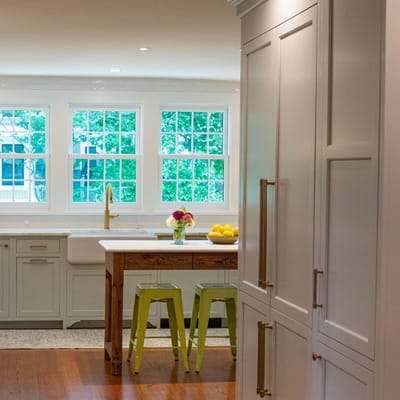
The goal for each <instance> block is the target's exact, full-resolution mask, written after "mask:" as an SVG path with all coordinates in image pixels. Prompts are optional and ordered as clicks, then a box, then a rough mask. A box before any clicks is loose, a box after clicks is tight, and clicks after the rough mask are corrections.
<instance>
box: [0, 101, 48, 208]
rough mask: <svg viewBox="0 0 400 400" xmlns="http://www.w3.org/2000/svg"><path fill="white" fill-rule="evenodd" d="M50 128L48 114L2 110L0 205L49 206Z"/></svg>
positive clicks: (20, 110)
mask: <svg viewBox="0 0 400 400" xmlns="http://www.w3.org/2000/svg"><path fill="white" fill-rule="evenodd" d="M47 126H48V112H47V110H43V109H29V108H24V109H10V108H7V109H4V108H2V109H0V159H1V163H0V166H1V181H0V202H11V203H18V202H20V203H44V202H47V165H48V154H47V137H48V132H47Z"/></svg>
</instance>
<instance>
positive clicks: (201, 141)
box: [193, 135, 207, 154]
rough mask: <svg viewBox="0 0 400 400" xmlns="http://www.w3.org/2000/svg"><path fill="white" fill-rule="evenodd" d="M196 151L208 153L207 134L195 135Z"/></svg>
mask: <svg viewBox="0 0 400 400" xmlns="http://www.w3.org/2000/svg"><path fill="white" fill-rule="evenodd" d="M193 147H194V153H197V154H198V153H202V154H206V153H207V135H196V136H194V137H193Z"/></svg>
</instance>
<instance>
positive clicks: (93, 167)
mask: <svg viewBox="0 0 400 400" xmlns="http://www.w3.org/2000/svg"><path fill="white" fill-rule="evenodd" d="M88 161H89V178H90V179H96V180H100V179H101V180H103V179H104V160H88Z"/></svg>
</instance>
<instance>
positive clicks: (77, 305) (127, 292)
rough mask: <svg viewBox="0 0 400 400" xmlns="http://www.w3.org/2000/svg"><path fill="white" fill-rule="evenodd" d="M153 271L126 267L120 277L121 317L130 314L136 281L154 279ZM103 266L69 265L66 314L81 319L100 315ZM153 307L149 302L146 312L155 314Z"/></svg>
mask: <svg viewBox="0 0 400 400" xmlns="http://www.w3.org/2000/svg"><path fill="white" fill-rule="evenodd" d="M155 281H156V272H149V271H126V272H125V277H124V308H123V313H124V314H123V315H124V318H126V319H130V318H131V317H132V310H133V302H134V298H135V290H136V284H137V283H140V282H149V283H151V282H155ZM104 282H105V277H104V267H101V268H90V269H81V268H73V269H70V270H69V271H68V273H67V316H68V318H69V319H71V317H76V319H78V318H79V317H81V318H84V319H96V318H101V319H103V318H104V306H105V298H104ZM155 315H156V307H155V306H154V307H153V306H152V307H151V309H150V313H149V316H150V318H151V317H155Z"/></svg>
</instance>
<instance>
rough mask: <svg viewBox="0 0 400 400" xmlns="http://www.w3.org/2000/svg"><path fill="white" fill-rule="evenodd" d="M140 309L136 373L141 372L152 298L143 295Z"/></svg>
mask: <svg viewBox="0 0 400 400" xmlns="http://www.w3.org/2000/svg"><path fill="white" fill-rule="evenodd" d="M141 297H142V299H141V301H140V305H139V309H138V322H137V339H136V355H135V367H134V372H135V374H138V373H139V369H140V364H141V363H142V353H143V345H144V336H145V334H146V328H147V318H148V316H149V308H150V303H151V301H150V299H149V298H147V297H146V296H141Z"/></svg>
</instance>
